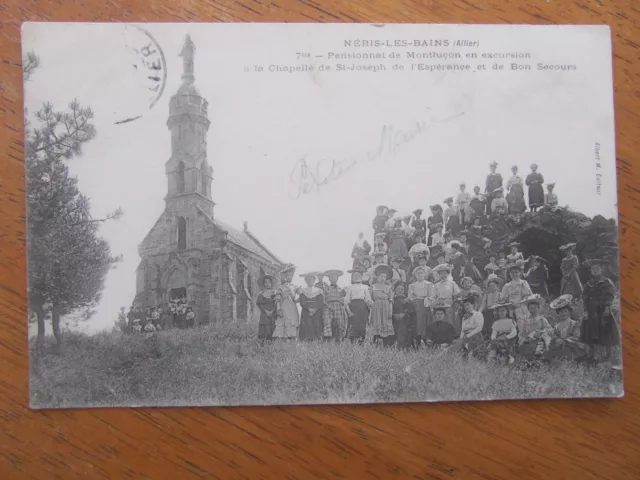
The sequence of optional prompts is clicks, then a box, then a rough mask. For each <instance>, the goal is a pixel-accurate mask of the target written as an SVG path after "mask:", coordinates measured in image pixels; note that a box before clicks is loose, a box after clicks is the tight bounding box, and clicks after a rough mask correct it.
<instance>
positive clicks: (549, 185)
mask: <svg viewBox="0 0 640 480" xmlns="http://www.w3.org/2000/svg"><path fill="white" fill-rule="evenodd" d="M555 186H556V182H550V183H547V188H549V187H551V188H553V187H555Z"/></svg>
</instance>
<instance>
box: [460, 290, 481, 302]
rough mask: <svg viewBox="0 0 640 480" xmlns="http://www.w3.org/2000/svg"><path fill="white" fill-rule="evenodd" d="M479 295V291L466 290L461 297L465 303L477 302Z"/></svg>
mask: <svg viewBox="0 0 640 480" xmlns="http://www.w3.org/2000/svg"><path fill="white" fill-rule="evenodd" d="M478 296H479V293H478V292H465V293H464V295H463V296H462V298H460V303H462V304H464V303H466V302H470V303H473V304H475V303H476V299H477V298H478Z"/></svg>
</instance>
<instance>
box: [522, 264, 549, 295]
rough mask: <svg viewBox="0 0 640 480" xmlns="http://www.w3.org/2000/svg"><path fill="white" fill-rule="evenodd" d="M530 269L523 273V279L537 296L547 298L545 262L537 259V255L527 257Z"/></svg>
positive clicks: (547, 275)
mask: <svg viewBox="0 0 640 480" xmlns="http://www.w3.org/2000/svg"><path fill="white" fill-rule="evenodd" d="M529 261H530V262H531V267H530V268H529V270H528V271H527V273H525V275H524V278H526V279H527V282H529V286H530V287H531V291H532V292H533V293H537V294H538V295H540V296H542V297H544V298H547V297H549V290H548V289H547V281H548V280H549V270H548V269H547V266H546V265H545V263H547V261H546V260H545V259H544V258H542V257H539V256H538V255H532V256H530V257H529Z"/></svg>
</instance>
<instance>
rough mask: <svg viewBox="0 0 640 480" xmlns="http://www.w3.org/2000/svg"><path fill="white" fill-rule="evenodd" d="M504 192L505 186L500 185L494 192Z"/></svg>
mask: <svg viewBox="0 0 640 480" xmlns="http://www.w3.org/2000/svg"><path fill="white" fill-rule="evenodd" d="M502 192H504V187H498V188H494V189H493V193H502Z"/></svg>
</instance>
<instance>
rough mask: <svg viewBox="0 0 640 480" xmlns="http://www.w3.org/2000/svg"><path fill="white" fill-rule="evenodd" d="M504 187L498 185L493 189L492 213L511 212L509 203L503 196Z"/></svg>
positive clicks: (503, 213) (502, 213)
mask: <svg viewBox="0 0 640 480" xmlns="http://www.w3.org/2000/svg"><path fill="white" fill-rule="evenodd" d="M503 194H504V187H498V188H496V189H495V190H494V191H493V200H492V201H491V213H495V214H498V215H505V214H507V213H509V203H508V202H507V200H506V199H505V198H504V196H503Z"/></svg>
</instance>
